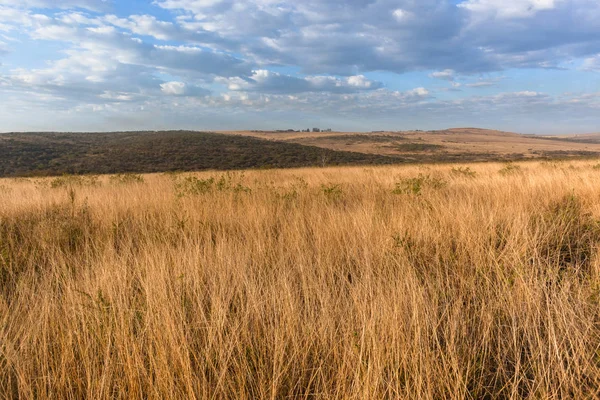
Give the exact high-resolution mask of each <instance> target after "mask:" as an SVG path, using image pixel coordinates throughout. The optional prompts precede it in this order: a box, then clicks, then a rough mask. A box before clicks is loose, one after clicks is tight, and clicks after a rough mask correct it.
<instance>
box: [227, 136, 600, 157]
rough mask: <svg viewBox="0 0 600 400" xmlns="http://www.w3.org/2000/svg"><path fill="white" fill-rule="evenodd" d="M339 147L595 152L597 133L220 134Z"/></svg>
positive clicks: (445, 153) (489, 153)
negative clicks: (569, 134)
mask: <svg viewBox="0 0 600 400" xmlns="http://www.w3.org/2000/svg"><path fill="white" fill-rule="evenodd" d="M223 133H229V134H233V133H235V134H238V135H239V134H242V135H246V136H252V137H259V138H263V139H269V140H274V141H283V142H288V143H298V144H303V145H309V146H317V147H323V148H327V149H333V150H340V151H357V152H362V153H369V154H380V155H387V156H401V157H403V158H405V159H407V160H410V161H414V162H428V161H438V160H448V161H459V160H465V161H472V160H477V161H481V160H489V159H502V158H510V159H536V158H556V157H558V158H561V157H581V156H596V155H598V154H600V137H599V135H573V136H567V135H564V136H541V135H523V134H519V133H513V132H504V131H497V130H489V129H479V128H452V129H444V130H437V131H378V132H370V133H364V132H363V133H359V132H344V133H340V132H317V133H313V132H267V131H258V132H257V131H243V132H223Z"/></svg>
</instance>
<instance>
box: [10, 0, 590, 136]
mask: <svg viewBox="0 0 600 400" xmlns="http://www.w3.org/2000/svg"><path fill="white" fill-rule="evenodd" d="M57 5H58V7H59V8H57ZM313 126H321V127H331V128H333V129H336V130H366V131H369V130H382V129H390V130H405V129H440V128H446V127H455V126H478V127H485V128H495V129H503V130H510V131H518V132H524V133H582V132H599V131H600V2H599V1H597V0H452V1H450V0H345V1H343V0H342V1H340V0H303V1H292V0H129V1H125V0H62V1H56V0H0V131H13V130H19V131H28V130H46V131H47V130H70V131H100V130H101V131H106V130H120V129H124V130H138V129H140V130H142V129H197V130H203V129H204V130H225V129H283V128H296V129H299V128H308V127H313Z"/></svg>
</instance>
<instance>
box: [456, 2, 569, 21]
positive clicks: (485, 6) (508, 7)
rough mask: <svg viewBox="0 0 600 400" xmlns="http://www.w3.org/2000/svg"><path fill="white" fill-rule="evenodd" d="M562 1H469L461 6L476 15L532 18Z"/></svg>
mask: <svg viewBox="0 0 600 400" xmlns="http://www.w3.org/2000/svg"><path fill="white" fill-rule="evenodd" d="M560 1H561V0H467V1H465V2H463V3H461V4H460V7H464V8H466V9H468V10H470V11H472V12H475V13H482V14H488V15H489V14H491V15H493V16H497V17H499V18H513V17H516V18H525V17H531V16H533V15H535V14H536V13H538V12H539V11H544V10H552V9H554V8H555V7H556V5H557V3H559V2H560Z"/></svg>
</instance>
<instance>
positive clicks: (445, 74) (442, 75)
mask: <svg viewBox="0 0 600 400" xmlns="http://www.w3.org/2000/svg"><path fill="white" fill-rule="evenodd" d="M454 74H455V72H454V70H451V69H445V70H443V71H436V72H433V73H431V74H429V76H430V77H431V78H435V79H442V80H446V81H453V80H454Z"/></svg>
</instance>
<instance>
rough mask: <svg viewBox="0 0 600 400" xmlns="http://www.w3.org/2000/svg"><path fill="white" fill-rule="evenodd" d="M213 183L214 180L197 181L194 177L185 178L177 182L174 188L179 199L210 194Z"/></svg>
mask: <svg viewBox="0 0 600 400" xmlns="http://www.w3.org/2000/svg"><path fill="white" fill-rule="evenodd" d="M214 183H215V178H208V179H199V178H196V177H195V176H187V177H185V178H184V179H183V181H179V182H177V183H176V184H175V188H176V190H177V196H179V197H183V196H185V195H199V194H203V193H208V192H210V191H211V190H212V189H213V187H214Z"/></svg>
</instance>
